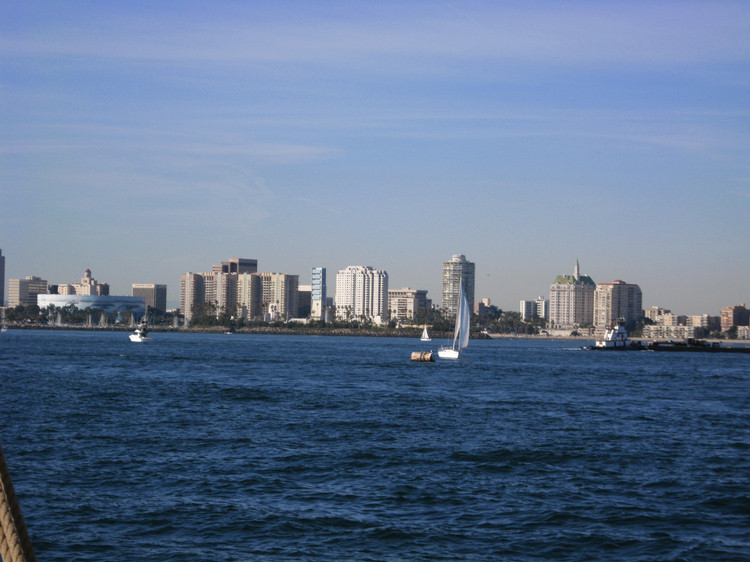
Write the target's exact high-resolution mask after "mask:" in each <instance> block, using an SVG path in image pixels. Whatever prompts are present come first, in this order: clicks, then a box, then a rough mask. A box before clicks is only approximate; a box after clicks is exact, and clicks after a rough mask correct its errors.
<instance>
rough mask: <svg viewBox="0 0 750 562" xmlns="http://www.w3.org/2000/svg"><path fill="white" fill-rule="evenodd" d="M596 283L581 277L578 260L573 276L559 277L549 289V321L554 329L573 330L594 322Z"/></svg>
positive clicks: (586, 277)
mask: <svg viewBox="0 0 750 562" xmlns="http://www.w3.org/2000/svg"><path fill="white" fill-rule="evenodd" d="M595 288H596V283H594V280H593V279H591V277H589V276H588V275H581V269H580V266H579V264H578V260H576V265H575V269H574V270H573V275H558V276H557V278H556V279H555V281H554V282H553V283H552V285H550V288H549V320H550V325H551V326H552V327H554V328H573V327H575V326H584V325H590V324H593V322H594V290H595Z"/></svg>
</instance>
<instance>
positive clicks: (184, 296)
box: [180, 272, 206, 322]
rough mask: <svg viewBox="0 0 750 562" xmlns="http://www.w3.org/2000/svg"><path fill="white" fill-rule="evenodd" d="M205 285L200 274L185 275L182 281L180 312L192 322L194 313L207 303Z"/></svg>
mask: <svg viewBox="0 0 750 562" xmlns="http://www.w3.org/2000/svg"><path fill="white" fill-rule="evenodd" d="M205 294H206V290H205V283H204V280H203V275H202V274H200V273H189V272H188V273H183V274H182V279H181V281H180V311H181V312H182V314H183V316H184V317H185V320H186V321H187V322H190V319H191V318H192V317H193V311H194V310H195V308H196V307H197V306H199V305H202V304H203V303H204V302H205Z"/></svg>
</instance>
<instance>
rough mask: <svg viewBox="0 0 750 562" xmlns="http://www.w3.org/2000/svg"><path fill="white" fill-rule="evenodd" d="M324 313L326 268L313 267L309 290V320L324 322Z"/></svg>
mask: <svg viewBox="0 0 750 562" xmlns="http://www.w3.org/2000/svg"><path fill="white" fill-rule="evenodd" d="M325 312H326V268H325V267H313V270H312V284H311V289H310V318H311V319H313V320H324V319H325Z"/></svg>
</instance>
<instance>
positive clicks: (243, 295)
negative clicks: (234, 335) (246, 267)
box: [237, 273, 263, 321]
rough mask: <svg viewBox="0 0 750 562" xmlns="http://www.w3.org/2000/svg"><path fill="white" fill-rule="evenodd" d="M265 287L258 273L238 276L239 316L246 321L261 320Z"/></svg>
mask: <svg viewBox="0 0 750 562" xmlns="http://www.w3.org/2000/svg"><path fill="white" fill-rule="evenodd" d="M262 300H263V285H262V283H261V280H260V275H258V274H257V273H240V274H238V275H237V315H238V316H239V317H240V318H242V319H243V320H246V321H254V320H260V319H261V314H262V312H261V302H262Z"/></svg>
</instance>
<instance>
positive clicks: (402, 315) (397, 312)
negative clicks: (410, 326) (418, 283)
mask: <svg viewBox="0 0 750 562" xmlns="http://www.w3.org/2000/svg"><path fill="white" fill-rule="evenodd" d="M430 308H432V301H431V300H430V299H428V298H427V291H426V290H424V289H409V288H408V287H405V288H403V289H391V290H389V291H388V316H389V317H390V319H391V320H416V319H420V318H421V319H426V318H427V315H428V314H429V312H430Z"/></svg>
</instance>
